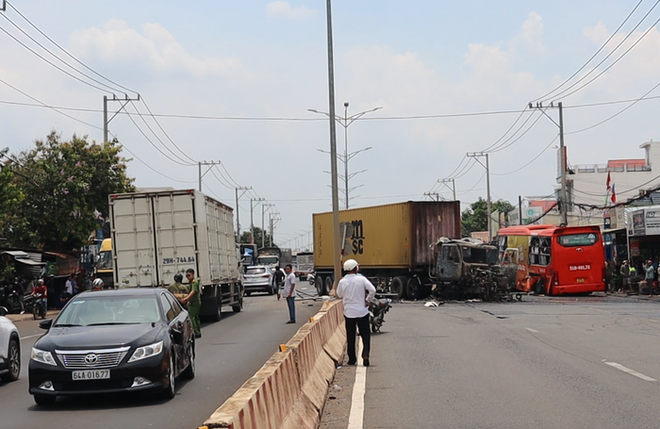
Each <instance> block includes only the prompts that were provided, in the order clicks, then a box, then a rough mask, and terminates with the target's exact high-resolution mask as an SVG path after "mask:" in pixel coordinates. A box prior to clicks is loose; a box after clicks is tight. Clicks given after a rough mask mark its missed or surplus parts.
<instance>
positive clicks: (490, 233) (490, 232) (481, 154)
mask: <svg viewBox="0 0 660 429" xmlns="http://www.w3.org/2000/svg"><path fill="white" fill-rule="evenodd" d="M467 156H468V158H474V159H476V160H477V162H478V163H479V164H481V166H482V167H484V168H485V169H486V195H487V206H488V208H487V209H486V210H488V215H487V216H486V218H487V219H488V241H490V240H492V239H493V225H492V222H491V219H490V211H491V208H490V164H489V163H488V152H468V153H467ZM482 157H486V165H484V164H483V163H482V162H481V160H480V159H479V158H482Z"/></svg>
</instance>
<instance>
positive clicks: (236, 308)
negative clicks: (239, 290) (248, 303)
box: [231, 296, 243, 313]
mask: <svg viewBox="0 0 660 429" xmlns="http://www.w3.org/2000/svg"><path fill="white" fill-rule="evenodd" d="M231 309H232V311H233V312H234V313H240V312H241V310H242V309H243V297H242V296H239V297H238V304H234V305H232V306H231Z"/></svg>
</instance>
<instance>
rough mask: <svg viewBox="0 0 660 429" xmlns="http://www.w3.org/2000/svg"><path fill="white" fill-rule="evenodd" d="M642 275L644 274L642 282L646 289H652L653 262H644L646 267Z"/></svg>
mask: <svg viewBox="0 0 660 429" xmlns="http://www.w3.org/2000/svg"><path fill="white" fill-rule="evenodd" d="M644 273H645V275H644V280H645V282H646V287H648V288H652V287H653V276H654V275H655V268H654V267H653V261H652V260H650V259H649V260H648V261H646V266H645V267H644ZM640 289H641V288H640ZM649 290H650V289H649ZM639 293H642V291H641V290H640V291H639Z"/></svg>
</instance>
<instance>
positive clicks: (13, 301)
mask: <svg viewBox="0 0 660 429" xmlns="http://www.w3.org/2000/svg"><path fill="white" fill-rule="evenodd" d="M0 305H2V306H3V307H6V308H7V310H8V311H9V313H20V312H21V311H23V300H22V299H21V297H19V295H18V292H17V291H16V289H15V288H14V287H12V285H5V286H2V288H1V290H0Z"/></svg>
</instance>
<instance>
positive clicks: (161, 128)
mask: <svg viewBox="0 0 660 429" xmlns="http://www.w3.org/2000/svg"><path fill="white" fill-rule="evenodd" d="M142 103H144V107H146V108H147V111H148V112H149V116H151V118H152V119H153V120H154V122H156V125H158V128H159V129H160V131H161V132H162V133H163V134H164V135H165V137H167V139H168V140H169V141H170V143H172V145H173V146H174V147H175V148H176V149H177V150H178V151H179V152H181V153H182V154H183V156H185V157H186V158H188V159H189V160H190V161H191V162H193V163H195V164H197V161H196V160H195V159H193V158H192V157H190V156H188V154H187V153H185V152H184V151H183V150H181V148H180V147H179V146H178V145H177V144H176V143H174V140H172V138H171V137H170V135H169V134H168V133H167V132H166V131H165V130H164V129H163V127H162V126H161V124H160V122H158V119H156V117H155V116H154V114H153V112H152V111H151V109H150V108H149V105H148V104H147V100H145V99H144V97H143V98H142ZM172 153H174V152H172Z"/></svg>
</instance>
